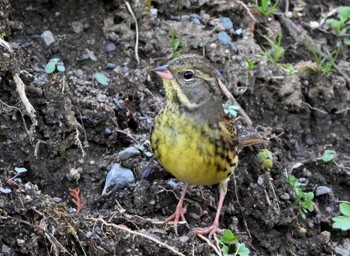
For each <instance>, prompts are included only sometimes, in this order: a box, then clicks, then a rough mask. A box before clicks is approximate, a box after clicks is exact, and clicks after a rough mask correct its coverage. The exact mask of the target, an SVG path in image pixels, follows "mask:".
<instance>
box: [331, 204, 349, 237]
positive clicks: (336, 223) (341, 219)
mask: <svg viewBox="0 0 350 256" xmlns="http://www.w3.org/2000/svg"><path fill="white" fill-rule="evenodd" d="M339 209H340V212H341V213H342V215H339V216H336V217H334V218H333V219H332V220H333V225H332V227H333V228H337V229H341V230H343V231H347V230H350V203H341V204H340V205H339Z"/></svg>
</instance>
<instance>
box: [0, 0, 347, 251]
mask: <svg viewBox="0 0 350 256" xmlns="http://www.w3.org/2000/svg"><path fill="white" fill-rule="evenodd" d="M144 2H148V1H133V2H130V4H131V8H132V10H133V12H134V14H135V16H136V18H137V21H138V30H139V41H138V54H139V57H140V62H139V63H138V62H137V60H136V58H135V38H136V25H135V22H134V19H133V17H132V15H131V14H130V12H129V11H128V9H127V6H126V4H125V2H124V1H119V0H115V1H106V0H105V1H95V0H88V1H82V0H74V1H73V0H69V1H65V0H58V1H51V0H35V1H26V0H10V1H9V2H8V0H0V7H1V9H0V10H1V12H0V13H1V15H0V16H1V17H0V33H1V32H3V33H5V36H4V40H5V41H7V42H8V43H10V45H11V47H12V49H13V52H10V51H9V50H8V49H6V47H3V46H0V49H1V51H0V54H1V60H0V61H1V62H0V70H1V74H0V100H1V101H0V187H2V188H8V189H11V192H9V193H3V192H0V227H1V229H0V230H1V231H0V245H1V246H0V254H1V255H216V252H215V251H214V249H213V248H212V247H211V246H210V245H209V244H208V243H207V242H206V241H204V240H202V239H201V238H199V237H194V236H192V235H191V234H190V233H189V229H188V228H187V227H186V226H185V225H182V224H181V225H180V227H179V235H176V234H175V233H174V230H173V227H172V225H171V224H163V221H164V219H165V218H166V217H167V216H169V215H170V214H171V213H172V211H173V210H174V209H175V206H176V203H177V200H178V197H179V195H180V191H181V189H182V187H183V184H182V183H181V182H179V181H177V180H176V179H174V178H173V177H171V175H170V174H168V173H166V172H165V171H164V170H163V169H162V168H161V167H160V166H159V165H158V163H157V162H156V161H155V160H152V159H151V158H150V157H148V156H147V154H146V152H147V151H150V149H149V132H150V129H151V127H152V123H153V118H154V117H155V115H156V114H157V113H158V111H159V110H160V108H161V107H162V105H163V104H164V102H165V92H164V89H163V88H162V85H161V81H159V79H158V78H156V77H155V76H154V75H153V74H150V72H149V70H150V68H151V67H153V66H156V65H161V64H165V63H166V62H167V60H168V59H169V58H170V56H171V54H172V53H173V49H172V48H171V39H170V36H169V35H170V33H171V31H175V33H176V34H177V35H178V36H180V37H181V46H182V52H183V53H197V54H201V55H202V54H204V56H206V58H208V59H209V60H210V61H211V62H212V63H213V65H214V66H215V67H217V68H218V70H220V71H221V73H222V74H223V77H224V78H225V80H226V83H227V86H228V88H229V89H230V91H231V92H232V93H233V94H234V96H235V97H236V99H237V100H238V102H239V103H240V104H241V106H242V108H243V109H244V110H245V111H246V112H247V114H248V115H249V116H250V118H251V119H252V120H253V122H254V126H255V127H257V130H258V131H260V132H261V133H264V135H265V136H269V137H270V138H271V143H269V145H268V146H267V147H268V149H269V150H270V151H271V152H272V154H273V159H274V166H273V168H272V169H271V170H270V171H266V170H263V169H262V168H261V166H260V163H259V162H258V160H257V152H258V151H259V149H261V148H262V146H254V147H249V148H246V149H244V150H243V151H242V152H241V154H240V164H239V166H238V168H237V170H236V172H235V175H234V177H232V179H231V181H230V183H229V191H228V194H227V196H226V198H225V202H224V208H223V211H222V215H221V227H222V228H224V229H230V230H232V231H233V232H234V233H235V234H237V235H238V236H239V241H240V242H241V243H245V245H246V246H247V247H248V248H249V249H250V252H251V253H250V255H350V246H349V244H350V241H349V237H350V231H341V230H337V229H333V228H332V218H333V217H334V216H337V215H339V202H343V201H350V116H349V113H350V112H349V110H350V108H349V107H350V84H349V74H350V57H349V56H350V55H349V47H346V46H344V45H343V46H342V47H341V48H340V50H339V54H338V56H337V59H336V64H337V66H336V68H335V70H334V72H323V73H322V72H321V73H317V72H315V71H311V70H309V69H305V68H302V67H303V66H305V65H307V62H309V65H311V64H312V62H314V57H313V54H312V53H311V51H310V49H308V47H307V46H306V43H305V38H304V37H303V36H304V35H308V36H309V37H310V38H311V39H312V44H313V45H314V49H317V50H318V51H321V52H324V53H327V52H332V51H333V50H334V49H335V48H336V44H337V42H339V41H340V40H341V39H340V38H338V37H337V36H336V35H333V34H332V33H331V32H330V31H329V30H324V29H314V30H311V28H310V26H309V23H310V21H320V20H321V19H322V18H323V15H324V14H327V13H328V12H329V11H331V10H332V9H334V8H336V7H339V6H342V5H346V4H347V3H346V2H347V1H334V2H332V3H331V4H329V3H328V2H327V1H317V3H315V2H314V1H306V2H302V3H301V2H300V3H299V2H298V4H296V3H290V6H289V10H290V11H293V10H294V11H295V12H294V13H293V17H291V18H289V19H286V18H283V17H282V16H281V13H282V12H284V11H285V10H284V8H285V3H284V2H283V3H280V4H279V5H278V8H279V14H278V13H277V14H274V15H271V16H270V17H269V18H267V17H262V16H259V14H258V12H257V11H256V9H254V8H253V7H252V4H253V2H254V1H251V2H252V3H250V4H249V7H250V10H251V12H252V15H254V16H255V17H256V19H257V22H256V23H255V26H254V24H252V19H251V18H250V16H249V15H248V12H247V11H246V9H245V8H243V7H242V5H241V4H239V3H238V1H226V0H223V1H221V0H215V1H209V0H204V1H196V0H191V1H171V0H165V1H160V0H159V1H151V4H152V6H153V7H155V8H157V9H158V14H157V16H152V15H150V10H149V6H145V3H144ZM244 2H246V4H248V2H247V1H244ZM348 4H349V3H348ZM298 13H299V14H298ZM192 14H200V15H201V21H200V22H201V23H200V24H196V22H197V20H195V19H194V17H196V16H192V17H191V15H192ZM181 16H182V18H181ZM220 16H226V17H229V18H231V20H232V21H233V26H234V30H237V29H239V28H243V29H245V33H244V35H243V36H232V42H233V43H234V44H235V47H236V48H237V49H238V51H237V50H235V49H231V47H230V46H229V45H223V44H221V43H220V42H219V41H218V39H217V34H218V32H219V31H218V27H217V24H218V23H217V18H219V17H220ZM186 17H187V18H186ZM288 21H292V22H293V23H294V24H296V25H299V26H300V28H303V29H304V32H305V34H303V33H300V32H295V28H294V27H293V26H291V25H290V24H287V23H286V22H288ZM249 28H250V29H251V31H249ZM47 30H49V31H51V32H52V34H53V35H54V38H55V42H53V43H52V44H50V45H49V46H47V45H46V44H45V42H44V40H43V39H42V37H41V36H40V35H41V34H42V33H43V32H44V31H47ZM278 31H282V35H283V37H282V46H283V47H284V48H285V49H286V53H285V55H284V56H283V58H282V59H281V60H279V63H284V64H292V65H295V66H297V67H298V71H299V72H297V73H295V74H287V72H286V71H285V69H283V67H282V66H281V65H279V64H276V63H273V62H271V61H269V60H268V59H267V58H266V57H265V56H263V55H262V53H261V47H260V46H261V45H262V46H264V47H266V48H270V46H269V44H268V43H267V41H266V40H265V39H264V37H263V36H264V35H267V36H268V37H270V38H272V37H273V38H276V37H277V34H278ZM227 33H229V32H228V31H227ZM112 42H113V43H114V45H115V46H116V50H114V51H110V52H109V51H107V50H106V47H107V45H108V44H109V43H112ZM88 52H90V55H91V52H92V53H93V54H94V56H95V57H96V59H95V60H92V59H93V57H92V59H91V58H89V57H84V54H85V56H86V54H87V53H88ZM53 56H58V57H59V58H60V59H61V60H63V63H64V66H65V68H66V70H65V72H54V73H53V74H46V73H45V71H44V67H45V65H46V64H47V63H48V62H49V60H50V59H51V58H52V57H53ZM246 59H248V60H255V61H256V65H255V67H254V68H253V69H252V70H248V69H247V67H246V61H245V60H246ZM108 63H112V64H114V66H113V67H112V68H108V67H107V64H108ZM96 72H102V73H103V74H105V75H106V76H107V77H108V78H109V79H110V81H109V84H108V86H103V85H101V84H99V83H98V82H97V81H96V79H94V74H95V73H96ZM16 74H17V75H19V77H20V78H21V80H22V81H23V82H24V84H25V86H26V87H25V95H26V96H27V97H28V100H29V102H30V104H32V106H33V107H34V109H35V116H32V118H31V117H30V115H29V114H28V112H27V111H26V109H25V106H24V103H23V100H21V98H20V96H19V93H18V91H17V89H16V88H17V87H18V84H17V83H16V81H15V80H14V76H15V75H16ZM36 121H37V124H36V123H35V122H36ZM141 145H143V146H144V148H145V149H144V150H143V151H142V150H141V151H142V152H140V153H141V154H138V155H137V156H134V157H131V158H129V159H126V160H123V161H122V160H120V155H119V156H118V153H119V152H120V151H122V150H124V149H126V148H128V147H131V146H134V147H136V148H139V147H140V146H141ZM326 149H331V150H335V151H336V152H337V158H336V159H335V162H334V161H331V162H324V161H322V160H317V159H316V158H317V157H319V156H321V155H322V154H323V152H324V151H325V150H326ZM113 163H120V164H121V165H122V166H124V167H126V168H128V169H130V170H131V171H132V172H133V174H134V176H135V181H134V182H132V183H131V184H129V185H127V186H125V187H124V188H120V189H117V190H116V191H114V192H112V193H111V194H109V195H108V196H101V193H102V190H103V188H104V183H105V179H106V174H107V172H108V168H109V166H110V165H111V164H113ZM296 166H297V167H296ZM15 167H24V168H26V169H27V172H25V173H22V174H20V175H18V177H16V178H14V179H13V177H14V176H15V175H16V171H15ZM286 173H291V174H293V175H294V176H295V177H297V178H298V179H299V180H300V181H303V182H305V183H306V186H304V187H303V190H304V191H307V192H309V191H310V192H315V191H316V190H317V188H318V187H319V186H326V187H327V188H329V189H330V192H329V193H326V194H324V195H319V196H316V197H315V199H314V200H313V203H314V206H315V210H314V211H313V212H311V213H306V218H302V216H301V215H300V213H299V209H298V207H297V206H296V205H295V204H294V202H295V193H294V191H293V190H292V188H291V187H290V185H289V184H288V183H287V180H286ZM72 189H75V191H77V189H79V190H80V195H79V196H80V198H81V201H80V202H78V204H80V206H79V207H82V208H81V211H80V212H79V213H77V212H76V210H78V206H77V204H76V203H74V202H73V198H72V196H71V195H70V191H71V190H72ZM202 191H203V195H204V197H202V196H201V191H200V188H198V187H191V188H190V190H189V191H188V193H187V196H186V199H187V201H186V205H187V213H186V216H187V220H188V222H189V225H190V227H191V228H193V227H202V226H205V225H209V224H210V223H211V222H212V221H213V218H214V216H215V212H216V204H217V199H218V191H217V187H215V186H214V187H205V188H203V190H202ZM76 200H77V198H76ZM79 210H80V209H79ZM202 210H203V211H204V214H203V212H202ZM151 239H153V240H151ZM165 244H166V245H168V247H166V246H165ZM213 244H216V242H215V241H213ZM346 253H347V254H346Z"/></svg>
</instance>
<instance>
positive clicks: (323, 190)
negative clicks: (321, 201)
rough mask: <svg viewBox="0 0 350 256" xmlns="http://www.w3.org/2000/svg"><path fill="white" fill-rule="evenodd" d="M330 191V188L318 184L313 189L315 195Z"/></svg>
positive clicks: (325, 193)
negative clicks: (314, 189)
mask: <svg viewBox="0 0 350 256" xmlns="http://www.w3.org/2000/svg"><path fill="white" fill-rule="evenodd" d="M331 192H332V189H330V188H329V187H326V186H318V187H317V188H316V191H315V196H322V195H327V194H329V193H331Z"/></svg>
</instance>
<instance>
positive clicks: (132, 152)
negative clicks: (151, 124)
mask: <svg viewBox="0 0 350 256" xmlns="http://www.w3.org/2000/svg"><path fill="white" fill-rule="evenodd" d="M139 155H141V152H140V150H138V149H137V148H135V147H128V148H126V149H124V150H122V151H120V152H119V153H118V158H119V160H121V161H124V160H127V159H129V158H131V157H134V156H139Z"/></svg>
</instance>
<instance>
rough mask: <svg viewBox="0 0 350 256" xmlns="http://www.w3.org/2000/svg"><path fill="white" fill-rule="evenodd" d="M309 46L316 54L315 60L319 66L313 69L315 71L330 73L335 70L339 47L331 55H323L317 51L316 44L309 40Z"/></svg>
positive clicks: (314, 54) (313, 53)
mask: <svg viewBox="0 0 350 256" xmlns="http://www.w3.org/2000/svg"><path fill="white" fill-rule="evenodd" d="M307 46H308V48H309V50H310V51H311V53H312V55H313V56H314V59H315V62H316V64H317V67H316V68H315V69H312V70H313V71H315V72H316V73H318V74H329V73H333V72H334V71H335V69H334V64H335V61H336V59H337V57H338V53H339V48H337V49H336V50H335V51H333V52H332V53H330V54H329V55H327V56H324V57H322V56H321V55H320V54H319V53H318V52H317V50H316V48H315V46H313V45H311V43H310V42H307Z"/></svg>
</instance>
